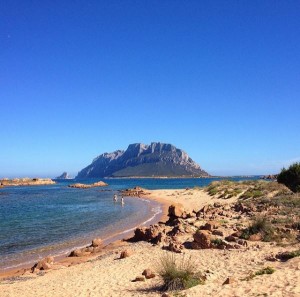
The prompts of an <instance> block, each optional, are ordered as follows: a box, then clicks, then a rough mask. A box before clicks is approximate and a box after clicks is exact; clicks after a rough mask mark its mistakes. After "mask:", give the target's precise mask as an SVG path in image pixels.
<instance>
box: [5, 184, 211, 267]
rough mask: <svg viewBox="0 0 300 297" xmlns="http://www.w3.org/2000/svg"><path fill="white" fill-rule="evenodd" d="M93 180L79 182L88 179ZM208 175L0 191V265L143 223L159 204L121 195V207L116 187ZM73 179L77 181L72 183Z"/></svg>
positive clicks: (156, 212) (57, 251)
mask: <svg viewBox="0 0 300 297" xmlns="http://www.w3.org/2000/svg"><path fill="white" fill-rule="evenodd" d="M95 181H98V179H97V180H92V179H90V180H80V181H78V182H84V183H93V182H95ZM211 181H212V179H108V180H106V182H107V183H109V186H108V187H104V188H91V189H73V188H68V187H67V185H68V184H70V183H73V182H74V181H73V180H68V181H59V182H58V183H57V184H55V185H47V186H35V187H33V186H32V187H11V188H3V189H0V257H1V262H0V269H1V270H3V269H7V268H12V267H17V266H18V265H24V263H26V262H28V263H31V262H33V261H36V260H37V259H38V258H41V257H43V256H45V255H49V254H52V255H57V254H64V253H66V252H67V251H70V250H71V249H74V248H75V247H79V246H84V245H86V244H87V243H90V242H91V240H92V239H93V238H95V237H101V238H104V239H105V238H106V239H107V241H108V240H109V237H110V236H111V235H112V234H114V235H115V234H118V233H119V234H120V233H122V232H123V233H124V232H126V230H129V229H132V228H134V227H136V226H138V225H140V224H142V223H145V222H148V221H149V220H151V218H152V219H153V218H154V217H155V216H158V215H159V213H160V212H161V208H160V205H159V204H158V203H156V202H152V201H151V202H149V201H148V200H144V199H136V198H130V197H125V205H124V206H123V207H122V205H121V203H114V202H113V200H112V198H113V195H114V194H115V193H117V191H118V190H120V189H125V188H131V187H134V186H136V185H139V186H141V187H145V188H148V189H172V188H173V189H174V188H187V187H194V186H204V185H207V184H209V183H210V182H211ZM76 182H77V181H76Z"/></svg>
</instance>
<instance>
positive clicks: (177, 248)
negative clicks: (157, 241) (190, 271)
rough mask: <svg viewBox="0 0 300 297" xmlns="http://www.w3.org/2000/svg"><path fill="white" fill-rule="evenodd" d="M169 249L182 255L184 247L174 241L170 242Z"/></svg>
mask: <svg viewBox="0 0 300 297" xmlns="http://www.w3.org/2000/svg"><path fill="white" fill-rule="evenodd" d="M167 249H168V250H169V251H171V252H174V253H182V249H183V245H182V244H180V243H175V242H173V241H171V242H170V244H169V246H168V247H167Z"/></svg>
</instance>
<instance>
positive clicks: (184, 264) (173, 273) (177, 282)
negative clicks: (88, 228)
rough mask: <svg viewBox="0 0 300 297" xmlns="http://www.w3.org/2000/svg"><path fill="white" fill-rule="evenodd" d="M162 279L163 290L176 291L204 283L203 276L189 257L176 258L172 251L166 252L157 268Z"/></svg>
mask: <svg viewBox="0 0 300 297" xmlns="http://www.w3.org/2000/svg"><path fill="white" fill-rule="evenodd" d="M157 270H158V272H159V274H160V276H161V277H162V279H163V283H164V284H163V288H162V289H163V290H165V291H176V290H184V289H188V288H191V287H194V286H197V285H200V284H204V281H205V277H204V276H203V275H202V274H201V273H200V272H198V271H197V270H196V267H195V266H194V264H193V260H192V259H191V257H189V258H186V257H185V256H182V257H181V258H180V259H178V258H176V257H175V255H174V254H173V253H166V254H165V255H164V256H163V257H162V258H161V259H160V261H159V263H158V268H157Z"/></svg>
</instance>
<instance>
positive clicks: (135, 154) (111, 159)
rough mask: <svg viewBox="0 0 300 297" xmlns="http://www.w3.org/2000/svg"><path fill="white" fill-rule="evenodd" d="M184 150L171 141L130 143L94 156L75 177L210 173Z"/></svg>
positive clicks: (162, 175) (183, 175) (178, 175)
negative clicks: (147, 143) (126, 146)
mask: <svg viewBox="0 0 300 297" xmlns="http://www.w3.org/2000/svg"><path fill="white" fill-rule="evenodd" d="M209 176H210V175H209V174H208V173H207V172H206V171H204V170H203V169H201V167H200V166H199V165H198V164H197V163H196V162H195V161H193V160H192V159H191V158H190V157H189V156H188V154H187V153H186V152H184V151H183V150H181V149H178V148H176V147H175V146H174V145H172V144H167V143H160V142H152V143H151V144H150V145H146V144H142V143H135V144H130V145H129V146H128V148H127V150H125V151H123V150H117V151H114V152H112V153H104V154H101V155H100V156H98V157H96V158H95V159H94V160H93V162H92V163H91V164H90V165H88V166H87V167H85V168H84V169H82V170H81V171H80V172H79V173H78V175H77V177H76V178H99V177H100V178H103V177H209Z"/></svg>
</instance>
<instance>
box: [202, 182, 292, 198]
mask: <svg viewBox="0 0 300 297" xmlns="http://www.w3.org/2000/svg"><path fill="white" fill-rule="evenodd" d="M205 190H206V191H207V192H208V194H209V195H210V196H217V197H218V198H221V199H229V198H232V197H237V198H239V199H242V200H249V199H256V198H260V197H264V196H270V197H274V196H278V195H283V194H288V193H289V192H290V190H289V189H288V188H286V187H285V186H284V185H281V184H278V183H277V182H268V181H263V180H249V181H241V182H234V181H230V180H221V181H214V182H212V183H211V184H210V185H209V186H208V187H206V189H205Z"/></svg>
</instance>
